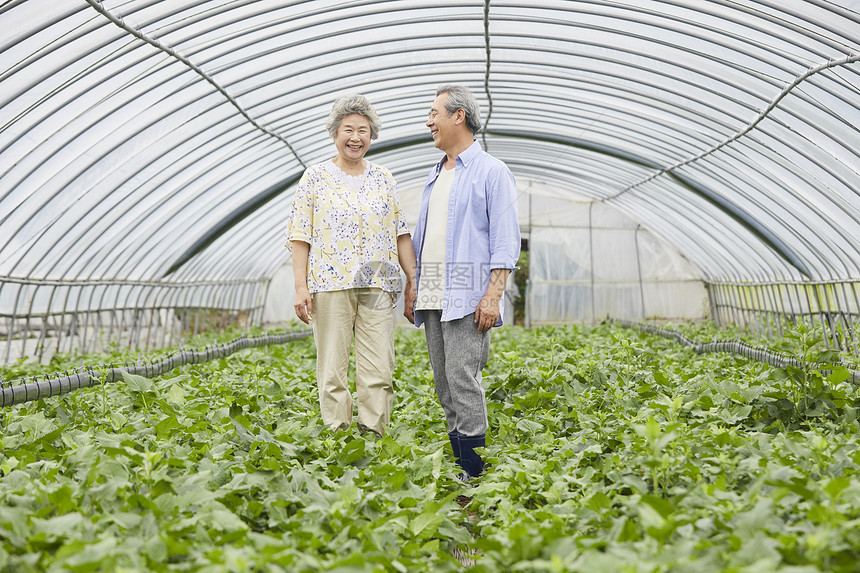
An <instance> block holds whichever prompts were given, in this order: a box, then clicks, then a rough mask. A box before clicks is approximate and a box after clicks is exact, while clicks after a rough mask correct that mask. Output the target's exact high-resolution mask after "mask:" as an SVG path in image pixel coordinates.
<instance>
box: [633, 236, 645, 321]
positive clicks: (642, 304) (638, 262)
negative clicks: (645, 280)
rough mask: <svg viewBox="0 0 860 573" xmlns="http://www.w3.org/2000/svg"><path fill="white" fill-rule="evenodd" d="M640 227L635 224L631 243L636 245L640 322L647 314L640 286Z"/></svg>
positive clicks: (643, 287)
mask: <svg viewBox="0 0 860 573" xmlns="http://www.w3.org/2000/svg"><path fill="white" fill-rule="evenodd" d="M641 229H642V225H639V224H637V225H636V230H635V231H633V243H634V244H635V245H636V272H637V273H638V275H639V304H640V305H641V306H642V320H645V319H646V317H647V316H648V314H647V313H646V312H645V286H644V285H643V284H642V260H641V257H640V255H639V231H640V230H641Z"/></svg>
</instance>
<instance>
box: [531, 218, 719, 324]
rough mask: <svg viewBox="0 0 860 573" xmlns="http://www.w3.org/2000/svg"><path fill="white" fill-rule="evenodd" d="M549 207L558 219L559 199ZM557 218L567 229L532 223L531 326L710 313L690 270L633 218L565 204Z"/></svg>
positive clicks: (680, 317)
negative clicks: (561, 219) (562, 213)
mask: <svg viewBox="0 0 860 573" xmlns="http://www.w3.org/2000/svg"><path fill="white" fill-rule="evenodd" d="M549 204H551V205H554V207H553V209H552V212H554V213H556V215H557V214H558V213H559V210H558V208H557V207H558V204H559V203H558V201H550V202H549ZM539 213H540V211H537V209H536V213H535V218H538V217H539ZM564 213H565V216H564V218H565V220H566V224H564V223H562V222H561V221H559V220H558V217H555V220H554V221H552V225H553V226H552V227H550V226H546V227H543V226H537V225H535V224H534V223H533V225H532V229H531V233H530V237H529V251H530V253H529V256H530V258H529V288H528V293H527V310H526V314H527V317H528V318H527V320H528V321H529V324H530V325H532V326H537V325H541V324H562V323H570V322H583V323H594V322H599V321H601V320H604V319H606V318H615V319H624V320H703V319H706V318H707V317H708V316H709V308H710V304H709V299H708V292H707V290H706V288H705V283H704V281H703V280H702V279H701V278H699V276H698V273H696V271H695V269H693V268H692V266H691V265H690V264H689V263H688V262H687V261H686V260H685V259H684V258H683V257H682V256H681V255H680V254H679V253H677V252H676V251H674V250H672V249H671V248H670V247H669V246H668V245H667V244H666V243H665V242H663V241H661V240H660V239H659V238H658V237H656V236H654V235H653V234H652V233H651V232H650V231H648V230H646V229H644V228H642V227H641V226H639V225H638V224H637V223H636V221H633V220H632V219H630V218H629V217H627V216H626V215H624V214H623V213H621V212H619V211H618V210H616V209H614V208H612V207H609V206H607V205H603V204H600V203H574V202H568V205H567V206H566V208H565V209H564ZM560 224H561V225H560Z"/></svg>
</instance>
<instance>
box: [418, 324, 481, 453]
mask: <svg viewBox="0 0 860 573" xmlns="http://www.w3.org/2000/svg"><path fill="white" fill-rule="evenodd" d="M424 316H425V320H424V334H425V335H426V336H427V351H428V352H429V354H430V366H432V368H433V381H434V382H435V383H436V394H438V396H439V403H440V404H441V405H442V409H443V410H444V411H445V418H446V419H447V420H448V432H449V433H451V432H459V433H460V434H461V435H463V436H483V435H485V434H486V433H487V428H488V427H489V424H488V423H487V398H486V396H485V394H484V388H483V387H482V386H481V371H482V370H483V369H484V366H486V364H487V358H489V356H490V331H487V332H484V333H480V332H478V325H477V324H475V322H474V321H475V315H474V314H470V315H468V316H465V317H463V318H461V319H459V320H451V321H446V322H442V321H441V318H442V311H440V310H429V311H424Z"/></svg>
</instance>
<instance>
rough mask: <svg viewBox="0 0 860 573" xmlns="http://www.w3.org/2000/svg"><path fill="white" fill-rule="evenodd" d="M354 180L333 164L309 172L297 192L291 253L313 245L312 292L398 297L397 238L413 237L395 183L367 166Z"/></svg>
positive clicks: (290, 231)
mask: <svg viewBox="0 0 860 573" xmlns="http://www.w3.org/2000/svg"><path fill="white" fill-rule="evenodd" d="M365 163H366V168H365V170H364V173H363V174H361V175H358V176H351V175H347V174H346V173H344V172H343V171H342V170H341V169H340V168H339V167H338V166H337V165H335V164H334V162H333V161H332V160H328V161H324V162H322V163H318V164H316V165H313V166H311V167H309V168H308V169H307V170H306V171H305V173H304V175H303V176H302V178H301V180H300V181H299V186H298V189H296V194H295V197H294V198H293V208H292V212H291V214H290V218H289V221H288V225H287V236H286V245H285V246H286V247H287V248H289V249H290V250H292V242H293V241H305V242H306V243H308V244H310V246H311V248H310V252H309V254H308V290H309V291H310V292H312V293H313V292H327V291H336V290H344V289H349V288H360V287H372V288H381V289H382V290H384V291H388V292H399V291H400V288H401V283H400V266H399V264H398V257H397V237H399V236H400V235H404V234H407V233H409V228H408V227H407V226H406V221H405V220H404V218H403V212H402V211H401V209H400V201H399V199H398V197H397V187H396V183H395V181H394V177H393V176H392V175H391V172H389V171H388V170H387V169H385V168H384V167H382V166H380V165H376V164H374V163H371V162H369V161H365Z"/></svg>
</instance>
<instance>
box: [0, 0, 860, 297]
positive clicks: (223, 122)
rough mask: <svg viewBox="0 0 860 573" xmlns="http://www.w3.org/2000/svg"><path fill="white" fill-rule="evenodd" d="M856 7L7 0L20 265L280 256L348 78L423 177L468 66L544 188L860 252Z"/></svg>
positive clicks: (710, 250) (853, 255)
mask: <svg viewBox="0 0 860 573" xmlns="http://www.w3.org/2000/svg"><path fill="white" fill-rule="evenodd" d="M858 9H859V8H858V5H857V3H856V2H824V1H815V2H813V1H800V0H788V1H786V2H781V3H779V4H776V3H771V2H764V1H760V2H759V1H751V0H743V1H741V2H732V3H726V2H717V1H709V2H701V1H692V0H688V1H672V2H668V1H665V2H664V1H656V0H651V1H644V2H628V3H619V2H608V1H604V0H594V1H585V2H570V1H561V0H534V1H530V2H523V1H501V0H493V1H466V0H439V1H436V2H423V1H422V2H419V1H405V0H389V1H370V0H365V1H349V2H343V1H334V0H332V1H322V0H313V1H307V2H299V3H295V2H287V1H279V0H265V1H259V2H247V1H228V2H222V1H217V2H216V1H214V0H213V1H179V0H178V1H175V2H152V1H151V0H134V1H119V0H114V1H105V2H97V1H96V0H85V1H84V0H78V1H75V2H62V3H60V2H55V1H52V0H28V1H27V2H9V3H5V4H3V5H2V7H0V19H2V22H3V26H2V29H0V81H2V85H3V87H4V89H3V92H2V93H0V233H2V234H3V236H4V239H5V240H4V242H3V243H2V244H0V276H14V277H19V278H27V277H31V278H37V279H39V278H64V279H100V278H119V279H146V280H162V279H165V278H167V279H170V280H193V279H227V278H230V279H233V278H242V277H255V278H256V277H267V276H272V275H273V274H274V273H275V271H276V270H277V269H278V268H279V267H280V266H282V265H284V264H285V263H286V262H287V260H288V256H289V253H288V252H287V251H286V249H284V248H283V247H282V243H283V241H282V239H283V232H284V221H285V219H286V214H287V212H288V210H289V205H290V203H291V197H292V193H293V192H294V188H295V181H296V180H297V178H298V177H299V176H300V175H301V173H302V171H303V170H304V168H305V167H306V166H307V165H311V164H313V163H316V162H319V161H322V160H324V159H327V158H328V157H331V156H332V155H333V153H334V147H333V145H332V143H331V140H330V139H329V137H328V134H327V132H326V131H325V128H324V124H325V119H326V117H327V115H328V112H329V109H330V106H331V103H332V101H333V99H334V98H335V97H337V96H338V95H340V94H343V93H348V92H361V93H364V94H366V95H367V96H368V97H369V98H370V99H371V101H372V102H373V103H374V105H375V106H376V107H377V109H378V111H379V113H380V116H381V118H382V121H383V130H382V133H381V136H380V139H379V140H377V141H376V142H374V144H373V147H372V148H371V154H370V155H369V156H368V159H370V160H371V161H375V162H378V163H380V164H382V165H385V166H386V167H388V168H389V169H391V170H392V172H393V173H394V174H395V177H396V178H397V180H398V182H399V184H400V188H401V192H402V193H411V194H415V193H417V192H418V191H419V190H420V187H421V184H422V183H423V181H424V179H425V177H426V174H427V171H428V169H429V167H430V165H431V164H432V163H434V162H435V161H436V160H438V158H439V152H438V150H435V149H434V148H433V147H432V144H431V142H430V139H429V137H428V134H427V129H426V127H425V126H424V121H425V120H426V114H427V109H428V107H429V104H430V102H431V101H432V99H433V96H434V90H435V88H436V86H438V85H439V84H443V83H465V84H466V85H469V86H470V87H471V88H472V90H473V91H474V93H475V95H476V97H477V98H478V100H479V101H480V103H481V105H482V108H483V110H484V118H485V119H486V120H487V121H486V131H485V132H482V133H480V134H478V140H479V141H480V142H481V144H482V145H486V147H487V149H488V151H490V152H491V153H493V154H494V155H496V156H498V157H499V158H501V159H503V160H504V161H506V162H507V163H508V164H509V165H510V166H511V167H512V169H513V170H514V172H515V174H516V176H517V178H518V183H519V188H520V189H522V190H523V193H524V194H526V195H528V194H529V193H531V192H532V191H530V189H534V190H538V189H540V190H545V189H547V188H550V189H553V191H552V192H553V193H554V194H556V195H557V196H559V197H571V198H574V199H577V200H582V199H583V198H585V199H591V200H596V201H603V202H605V203H607V204H608V205H610V206H612V207H614V208H617V209H619V210H621V211H623V212H624V213H625V214H626V215H627V216H629V217H630V218H631V219H632V220H634V221H636V222H637V224H640V225H642V226H643V227H644V228H646V229H647V230H648V231H649V232H650V233H653V235H654V236H655V237H657V238H658V239H659V240H662V241H666V242H667V243H668V244H670V245H672V247H673V248H674V249H676V250H677V253H678V254H680V255H681V256H683V257H685V258H686V259H687V260H689V261H690V263H691V264H692V267H693V268H695V269H697V270H698V272H700V273H701V274H700V276H701V277H702V278H708V279H709V280H720V279H729V280H777V279H798V278H801V277H803V276H807V277H808V278H818V279H831V278H834V279H839V278H843V279H844V278H857V276H858V274H860V268H858V265H860V242H858V239H857V237H860V207H858V205H860V200H859V199H858V189H860V157H858V155H860V150H858V141H860V138H858V131H857V127H856V126H857V125H860V88H858V85H860V81H858V75H860V64H858V59H860V55H858V52H859V51H860V13H858ZM404 201H405V202H406V203H411V204H414V197H411V196H410V197H406V198H404ZM555 221H559V217H555V218H553V219H551V224H553V223H554V222H555ZM559 223H561V221H559ZM529 230H530V229H529V228H528V227H527V226H526V227H525V228H524V231H525V232H526V233H528V232H529ZM249 252H253V253H254V254H255V256H253V257H249V256H247V254H248V253H249ZM170 271H175V272H173V273H172V274H171V273H170Z"/></svg>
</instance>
